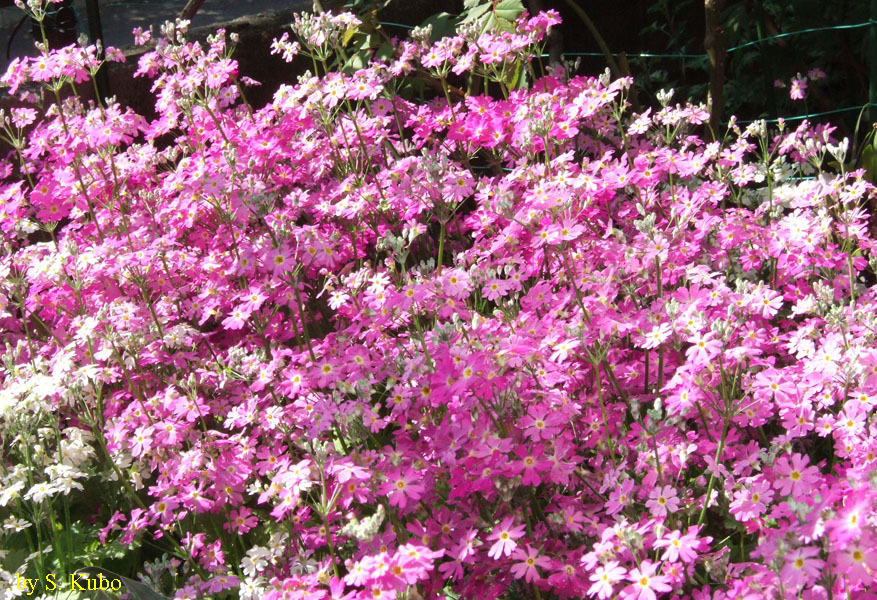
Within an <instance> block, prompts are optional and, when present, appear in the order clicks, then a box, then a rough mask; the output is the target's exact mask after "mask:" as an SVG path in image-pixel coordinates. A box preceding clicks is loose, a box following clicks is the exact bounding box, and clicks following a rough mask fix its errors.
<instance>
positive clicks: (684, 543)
mask: <svg viewBox="0 0 877 600" xmlns="http://www.w3.org/2000/svg"><path fill="white" fill-rule="evenodd" d="M697 531H698V528H697V527H689V528H688V533H686V534H685V535H682V532H681V531H677V530H673V531H670V532H667V533H666V534H664V537H662V538H661V539H660V540H658V541H657V542H655V546H654V547H655V548H666V550H664V555H663V556H662V557H661V559H662V560H666V561H670V562H676V561H677V560H681V561H682V562H684V563H685V564H688V563H691V562H694V561H695V560H697V551H698V550H699V549H700V548H701V546H703V545H704V544H703V540H699V539H697Z"/></svg>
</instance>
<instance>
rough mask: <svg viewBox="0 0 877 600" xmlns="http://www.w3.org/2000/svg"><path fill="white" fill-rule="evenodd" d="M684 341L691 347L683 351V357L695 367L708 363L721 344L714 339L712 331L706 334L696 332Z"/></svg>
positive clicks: (720, 347)
mask: <svg viewBox="0 0 877 600" xmlns="http://www.w3.org/2000/svg"><path fill="white" fill-rule="evenodd" d="M686 341H687V342H689V343H690V344H692V346H691V347H690V348H689V349H688V350H686V351H685V356H687V357H688V359H689V360H690V361H692V362H693V363H694V364H696V365H705V364H706V363H708V362H710V361H711V360H712V359H713V357H715V356H716V355H717V354H718V353H719V352H720V351H721V349H722V342H721V341H720V340H717V339H716V334H715V333H713V332H712V331H708V332H707V333H706V334H703V333H701V332H699V331H697V332H695V333H694V335H692V336H691V337H690V338H688V339H687V340H686Z"/></svg>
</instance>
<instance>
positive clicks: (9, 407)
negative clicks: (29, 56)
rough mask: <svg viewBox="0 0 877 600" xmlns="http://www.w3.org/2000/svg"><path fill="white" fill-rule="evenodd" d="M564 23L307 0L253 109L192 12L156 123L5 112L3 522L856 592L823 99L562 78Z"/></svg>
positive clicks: (244, 563)
mask: <svg viewBox="0 0 877 600" xmlns="http://www.w3.org/2000/svg"><path fill="white" fill-rule="evenodd" d="M557 20H558V19H557V16H556V14H553V13H543V14H540V15H537V16H535V17H532V18H531V17H527V16H526V15H525V16H524V17H522V18H521V19H520V20H519V22H518V27H517V29H516V31H514V32H511V33H508V32H506V33H494V32H490V31H487V32H481V31H471V30H466V31H463V32H462V33H460V34H459V35H456V36H451V37H446V38H444V39H441V40H439V41H437V42H434V43H433V42H430V41H428V40H427V38H426V37H425V36H420V37H418V38H417V39H415V40H414V41H397V42H396V44H395V48H396V50H395V53H394V54H393V55H392V56H389V57H384V58H383V59H381V58H379V57H373V58H372V59H371V61H370V62H368V64H366V65H365V66H363V67H362V68H359V69H357V68H356V67H355V66H351V65H353V64H354V63H353V62H352V61H348V60H347V59H346V56H345V46H346V43H347V38H348V37H349V35H352V33H351V32H355V31H356V29H357V28H358V27H359V22H358V20H357V19H356V18H355V17H353V16H352V15H335V16H330V15H324V16H321V17H301V18H300V19H298V20H297V22H296V24H295V26H294V31H295V32H296V33H297V34H298V35H299V41H298V42H291V41H290V40H289V37H284V38H282V39H280V40H277V41H275V44H274V50H275V51H276V52H278V53H281V54H283V55H284V56H285V57H286V58H288V59H290V60H291V59H293V57H294V56H295V55H297V54H302V55H306V56H310V57H311V58H313V61H314V62H313V65H314V72H312V73H308V74H306V75H305V76H303V77H302V78H301V80H300V81H299V82H298V83H297V84H295V85H284V86H282V87H281V88H280V89H279V90H278V91H277V93H276V94H275V96H274V100H273V101H272V102H271V103H269V104H268V105H267V106H264V107H261V108H255V107H252V106H251V105H250V104H248V103H247V101H246V98H245V97H244V84H246V83H247V81H245V80H242V79H239V78H238V74H237V65H236V63H235V61H234V60H233V59H232V58H231V56H232V55H231V50H232V47H231V46H232V45H230V44H227V42H226V38H225V36H224V34H223V33H222V32H219V33H218V34H217V35H216V36H214V37H211V38H210V40H209V41H208V43H207V44H206V46H205V45H203V44H200V43H195V42H186V41H185V39H184V32H185V24H179V23H178V24H176V25H175V26H170V25H169V26H167V27H166V28H165V30H164V36H163V37H162V38H161V39H160V40H158V41H157V42H155V46H154V47H153V48H152V49H150V50H149V51H148V52H147V53H146V54H145V55H144V56H143V57H142V58H141V59H140V65H139V72H140V73H141V74H142V75H145V76H150V77H153V78H154V80H155V84H154V88H153V89H154V92H155V95H156V110H157V113H158V116H157V118H155V119H154V120H146V119H144V118H142V117H140V116H138V115H136V114H133V113H132V112H130V111H129V110H126V109H124V108H122V107H120V106H119V105H117V104H115V103H112V102H110V103H108V104H107V105H102V104H94V103H91V104H85V103H83V102H82V101H80V100H79V99H78V98H76V97H71V98H67V99H62V97H61V96H60V95H56V96H55V102H54V104H50V105H49V106H48V107H42V108H36V107H35V108H22V109H15V110H13V111H11V112H10V113H9V114H5V113H4V114H2V115H0V126H2V131H3V133H2V135H3V137H4V138H6V140H7V142H9V143H10V146H11V148H12V152H11V153H10V155H9V157H8V158H7V159H6V160H4V161H3V162H2V164H0V175H2V176H3V181H2V183H0V230H2V237H0V244H2V248H3V253H2V258H0V290H2V293H0V328H2V331H3V339H4V341H5V342H6V345H5V349H4V351H3V354H2V359H3V363H2V371H0V372H2V380H0V381H2V385H0V444H2V446H0V447H2V451H3V453H4V456H5V457H6V458H5V460H4V462H3V464H2V465H0V490H2V492H0V515H2V516H3V517H4V518H5V521H4V529H3V531H2V532H0V535H2V536H4V538H5V540H4V544H3V545H4V546H5V547H12V546H13V545H15V544H19V545H20V546H21V547H27V544H30V546H31V547H36V546H39V545H41V544H42V545H45V544H46V540H53V548H52V551H51V552H52V553H51V556H54V557H56V560H57V561H58V563H60V565H61V566H65V567H66V566H69V565H72V564H73V563H74V562H75V559H76V556H75V552H74V551H73V550H74V546H73V539H72V534H71V533H70V532H74V533H75V532H81V531H84V530H85V529H84V528H85V527H88V526H91V527H92V531H94V532H95V534H96V535H95V537H97V538H99V540H100V542H101V544H102V548H103V549H105V550H106V551H107V552H109V549H115V550H114V551H119V549H121V551H122V552H123V553H124V549H125V548H126V547H137V546H139V545H140V544H141V543H142V542H148V546H144V547H143V548H144V550H141V551H142V552H145V551H146V550H145V549H146V548H147V547H148V548H151V549H153V550H150V551H153V552H155V553H156V556H155V557H154V558H156V559H158V561H159V562H157V563H156V564H160V565H162V566H161V567H150V569H149V573H150V574H151V575H150V576H151V577H152V580H153V581H155V582H160V581H165V585H167V582H168V581H172V585H173V590H172V591H173V593H175V594H176V597H177V598H195V597H197V598H211V597H217V598H219V597H229V596H237V597H240V598H243V599H248V598H271V599H277V600H281V599H283V600H287V599H289V600H292V599H299V598H310V599H342V598H344V599H351V600H364V599H366V598H439V597H442V598H445V597H465V598H599V599H600V600H603V599H608V598H615V597H617V598H621V599H623V600H653V599H655V598H658V597H661V598H670V597H675V598H687V599H691V600H702V599H706V598H712V599H715V600H719V599H722V600H724V599H731V598H753V597H758V598H799V597H803V598H812V599H817V598H828V597H865V596H864V595H863V594H866V593H867V591H868V590H873V589H874V587H875V585H877V559H875V557H874V554H873V552H872V551H871V548H873V545H874V543H875V541H877V520H875V517H877V514H875V508H874V507H875V505H877V421H875V411H874V407H875V404H877V350H875V349H874V348H875V338H877V316H875V315H877V294H875V291H877V288H875V287H874V271H875V266H877V263H875V261H874V260H873V259H871V261H870V263H869V257H870V256H871V253H872V250H873V244H874V237H873V235H872V231H871V230H870V228H869V227H870V226H869V221H868V213H867V212H866V209H865V207H866V205H867V201H868V200H869V199H870V198H871V197H872V192H873V190H872V187H871V185H870V184H869V183H868V182H867V181H866V180H865V178H864V173H863V172H862V171H852V172H847V171H842V172H840V173H829V172H827V171H826V170H824V169H823V165H824V164H825V165H827V164H828V163H829V162H831V161H832V157H833V156H834V154H836V153H838V152H840V149H841V148H843V147H844V145H843V144H837V143H836V140H834V139H833V138H832V137H831V133H832V129H831V128H829V127H824V126H813V125H810V124H808V123H806V122H805V123H803V124H801V126H800V127H798V128H796V129H793V130H792V129H788V128H786V127H783V128H781V130H780V131H779V132H778V133H776V134H772V133H769V132H768V131H767V129H766V127H765V126H764V124H763V123H760V124H754V125H752V126H750V127H748V128H746V129H745V130H744V129H741V128H739V127H738V126H736V125H735V124H734V123H733V122H732V124H731V126H730V127H729V129H728V132H727V135H726V136H725V138H724V139H722V140H719V141H710V140H707V139H703V137H701V136H699V135H698V133H699V132H703V124H704V123H705V121H707V120H708V115H707V113H706V112H705V109H704V108H703V107H701V106H692V105H672V104H671V102H670V101H671V99H672V96H671V95H670V94H665V95H664V96H663V98H664V100H665V102H664V104H665V105H664V106H663V107H660V108H658V109H656V110H654V111H653V110H651V109H650V110H647V111H645V112H643V113H641V114H631V113H630V107H629V105H628V103H627V102H626V94H627V91H628V89H629V87H630V85H631V81H630V80H628V79H620V80H616V81H611V80H610V78H609V77H608V76H603V77H582V76H574V75H572V74H571V73H570V72H569V71H567V70H565V69H563V68H559V67H558V68H554V69H551V70H550V71H549V72H547V73H546V72H543V71H542V70H541V66H539V65H538V64H535V63H533V62H532V61H531V59H530V57H532V56H534V55H538V54H539V53H540V52H541V50H540V44H541V40H542V38H543V36H544V35H545V32H546V31H547V30H548V28H549V27H551V26H552V25H554V24H555V23H557ZM138 37H139V38H141V40H142V41H144V42H145V41H147V40H148V39H149V36H148V35H146V34H143V33H142V32H141V33H140V34H139V35H138ZM232 41H233V40H232ZM78 52H79V51H74V50H70V49H66V50H60V51H51V52H46V53H45V56H44V57H43V58H42V59H33V60H34V61H35V62H33V63H31V62H28V63H27V64H26V65H24V64H22V63H14V64H13V65H12V67H10V69H11V70H10V72H8V73H7V75H6V77H5V81H6V82H8V83H10V84H11V85H12V86H13V87H15V88H18V87H21V86H26V85H32V82H38V83H39V82H50V84H52V85H54V86H55V87H56V88H58V89H60V88H61V87H63V86H64V85H66V84H68V83H75V82H76V80H77V77H78V76H79V71H76V70H73V71H69V72H68V71H65V68H67V67H61V66H60V65H61V64H62V63H64V61H65V57H71V56H78V55H79V54H77V53H78ZM85 55H89V56H90V54H89V51H85ZM336 55H340V56H342V57H344V58H343V60H341V61H339V64H340V65H341V66H340V67H339V68H337V69H336V68H333V67H332V64H331V63H330V61H331V60H333V57H334V56H336ZM71 60H72V59H71ZM40 61H44V62H45V63H46V65H47V67H46V68H47V69H48V71H49V74H47V75H45V76H44V75H40V73H42V72H43V70H42V68H41V67H39V64H40ZM74 62H75V61H74ZM43 77H45V78H43ZM411 79H414V80H416V81H417V82H421V83H422V82H427V83H428V84H429V85H433V86H434V88H433V89H434V90H435V95H434V97H429V96H428V94H427V99H426V100H415V99H412V98H406V97H403V95H401V94H397V93H396V92H395V91H398V90H400V89H402V88H403V86H404V84H405V83H406V82H407V81H409V80H411ZM476 81H478V82H479V83H478V85H479V86H486V87H484V88H483V89H481V91H480V92H478V91H476V89H478V88H476V84H475V82H476ZM49 97H51V96H49ZM838 162H839V163H841V164H844V161H843V160H840V161H838ZM95 490H99V495H100V498H101V505H100V506H97V507H94V506H93V505H89V506H88V509H89V511H90V512H89V511H82V510H74V511H72V512H71V510H70V506H71V505H72V506H73V507H74V508H76V507H78V508H80V509H81V508H82V507H83V506H85V504H86V502H87V501H88V499H89V498H91V499H92V502H93V499H94V498H95V495H96V494H95ZM89 523H90V525H89ZM56 525H57V526H56ZM59 532H61V533H59ZM163 555H164V556H163ZM49 556H50V554H49V551H48V550H46V551H45V552H42V553H40V552H37V553H34V554H33V555H31V556H30V557H28V559H27V560H26V561H25V562H24V564H21V563H18V564H8V563H2V567H3V569H4V570H3V571H2V572H0V575H3V576H4V577H7V579H9V581H14V580H15V577H16V575H17V574H20V575H21V576H24V575H25V574H30V573H33V575H29V576H31V577H35V576H38V575H40V576H41V575H42V574H44V573H46V572H49V571H50V570H51V568H53V564H52V563H51V560H55V559H50V558H49ZM2 560H3V557H2V556H0V561H2ZM162 573H163V574H164V576H165V577H164V579H162ZM156 585H158V583H156ZM165 591H168V590H165Z"/></svg>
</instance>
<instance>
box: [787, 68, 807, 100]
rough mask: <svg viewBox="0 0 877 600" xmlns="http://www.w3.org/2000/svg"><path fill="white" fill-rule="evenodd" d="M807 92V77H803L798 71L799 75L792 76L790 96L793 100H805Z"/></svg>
mask: <svg viewBox="0 0 877 600" xmlns="http://www.w3.org/2000/svg"><path fill="white" fill-rule="evenodd" d="M806 93H807V78H806V77H802V76H801V74H800V73H798V76H797V77H793V78H792V86H791V88H790V89H789V97H790V98H791V99H792V100H803V99H804V96H805V95H806Z"/></svg>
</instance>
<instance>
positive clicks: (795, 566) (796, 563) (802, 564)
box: [780, 546, 825, 587]
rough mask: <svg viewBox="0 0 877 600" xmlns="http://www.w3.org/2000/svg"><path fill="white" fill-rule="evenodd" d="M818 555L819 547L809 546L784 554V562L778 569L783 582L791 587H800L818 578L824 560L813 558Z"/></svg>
mask: <svg viewBox="0 0 877 600" xmlns="http://www.w3.org/2000/svg"><path fill="white" fill-rule="evenodd" d="M818 555H819V549H818V548H811V547H809V546H806V547H804V548H796V549H795V550H792V551H791V552H789V553H788V554H786V564H785V566H783V569H782V571H780V577H782V579H783V583H784V584H785V585H788V586H791V587H800V586H802V585H807V584H809V583H812V582H814V581H816V580H817V579H819V578H820V577H821V575H822V567H823V566H824V565H825V561H823V560H820V559H818V558H815V557H816V556H818Z"/></svg>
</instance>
